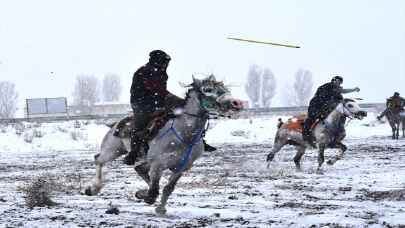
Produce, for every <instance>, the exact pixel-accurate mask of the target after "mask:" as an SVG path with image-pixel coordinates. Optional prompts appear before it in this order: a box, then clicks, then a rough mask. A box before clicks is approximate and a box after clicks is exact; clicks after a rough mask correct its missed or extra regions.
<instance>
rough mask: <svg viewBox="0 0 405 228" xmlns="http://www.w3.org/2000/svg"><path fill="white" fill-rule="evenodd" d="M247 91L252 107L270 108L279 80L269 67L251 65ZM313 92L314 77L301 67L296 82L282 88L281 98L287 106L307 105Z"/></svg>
mask: <svg viewBox="0 0 405 228" xmlns="http://www.w3.org/2000/svg"><path fill="white" fill-rule="evenodd" d="M245 92H246V94H247V95H248V97H249V100H250V107H251V108H268V107H270V106H271V102H272V100H273V98H274V96H275V95H276V92H277V80H276V77H275V76H274V74H273V72H272V71H271V70H270V69H269V68H267V67H261V66H259V65H256V64H254V65H251V66H250V67H249V70H248V73H247V79H246V84H245ZM312 92H313V78H312V73H311V72H310V71H309V70H303V69H299V70H298V71H297V72H296V73H295V77H294V82H293V83H292V84H289V85H286V86H285V87H284V88H282V93H281V100H282V103H283V104H284V105H286V106H306V105H308V103H309V99H310V98H311V96H312Z"/></svg>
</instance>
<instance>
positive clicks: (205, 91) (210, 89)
mask: <svg viewBox="0 0 405 228" xmlns="http://www.w3.org/2000/svg"><path fill="white" fill-rule="evenodd" d="M212 90H213V89H212V88H209V87H204V88H203V92H204V93H211V92H212Z"/></svg>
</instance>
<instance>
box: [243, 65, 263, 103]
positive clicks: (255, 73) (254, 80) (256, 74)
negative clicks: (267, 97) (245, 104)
mask: <svg viewBox="0 0 405 228" xmlns="http://www.w3.org/2000/svg"><path fill="white" fill-rule="evenodd" d="M260 76H261V72H260V68H259V66H258V65H251V66H250V67H249V71H248V74H247V83H246V84H245V91H246V94H247V95H248V97H249V99H250V102H251V104H252V108H258V107H260Z"/></svg>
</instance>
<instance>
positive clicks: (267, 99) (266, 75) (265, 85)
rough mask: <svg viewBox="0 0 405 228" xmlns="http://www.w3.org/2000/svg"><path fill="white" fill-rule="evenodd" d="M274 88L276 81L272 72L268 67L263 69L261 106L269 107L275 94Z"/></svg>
mask: <svg viewBox="0 0 405 228" xmlns="http://www.w3.org/2000/svg"><path fill="white" fill-rule="evenodd" d="M276 88H277V83H276V78H275V77H274V74H273V72H272V71H271V70H270V69H268V68H266V69H264V70H263V79H262V107H265V108H268V107H270V105H271V101H272V99H273V97H274V95H276Z"/></svg>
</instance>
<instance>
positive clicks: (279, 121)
mask: <svg viewBox="0 0 405 228" xmlns="http://www.w3.org/2000/svg"><path fill="white" fill-rule="evenodd" d="M283 124H284V122H283V119H281V118H278V123H277V129H280V127H281V126H282V125H283Z"/></svg>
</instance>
